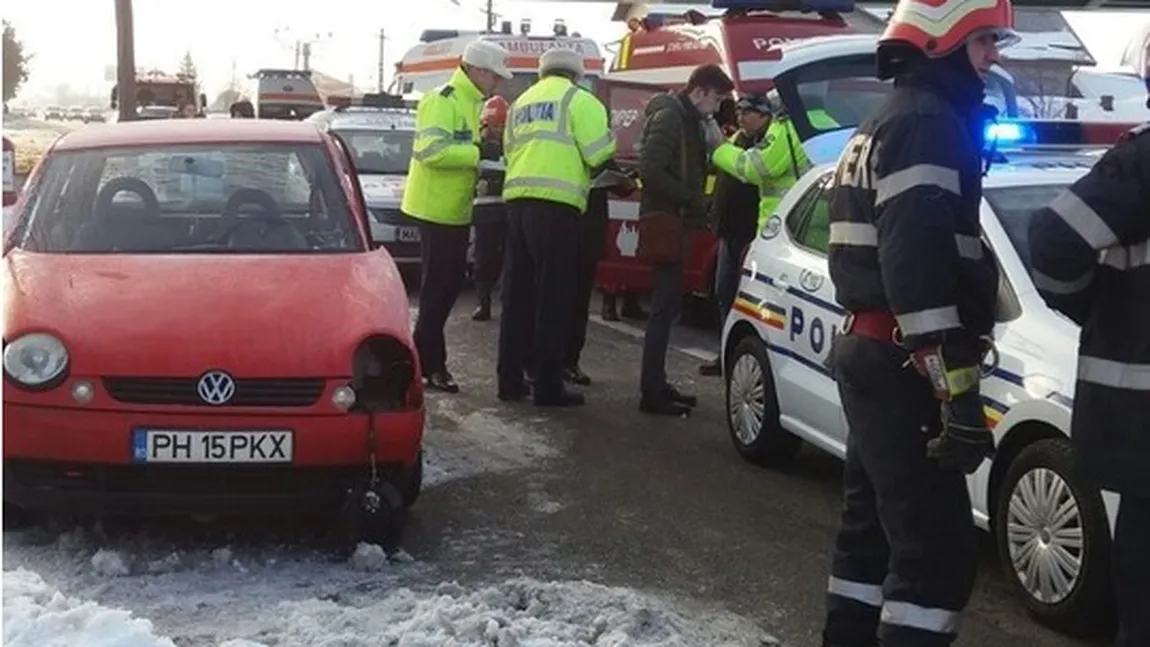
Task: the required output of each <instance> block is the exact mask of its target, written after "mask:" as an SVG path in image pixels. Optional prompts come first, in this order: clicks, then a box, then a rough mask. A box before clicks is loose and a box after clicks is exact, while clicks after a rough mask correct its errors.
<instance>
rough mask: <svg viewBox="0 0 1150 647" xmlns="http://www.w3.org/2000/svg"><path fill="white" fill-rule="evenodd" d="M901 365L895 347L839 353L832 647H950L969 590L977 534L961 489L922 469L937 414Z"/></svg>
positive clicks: (827, 640)
mask: <svg viewBox="0 0 1150 647" xmlns="http://www.w3.org/2000/svg"><path fill="white" fill-rule="evenodd" d="M906 359H907V353H906V351H905V350H903V349H901V348H899V347H898V346H895V345H893V344H887V343H883V342H879V341H876V340H872V339H869V338H865V337H860V336H857V335H844V336H840V337H838V338H837V339H836V341H835V349H834V368H835V379H836V380H837V381H838V389H839V395H840V397H841V399H842V404H843V410H844V413H845V414H846V417H847V420H848V421H849V424H850V433H849V436H848V439H847V454H846V465H845V468H844V472H843V480H844V501H843V512H842V521H841V526H840V529H839V534H838V537H837V539H836V541H835V551H834V562H833V565H832V569H831V578H830V581H829V583H828V587H827V590H828V600H827V622H826V629H825V632H824V635H823V639H824V643H823V644H824V646H825V647H864V646H865V647H877V646H878V645H880V644H881V645H882V646H883V647H904V646H908V645H910V646H915V647H919V646H921V647H934V646H935V645H950V644H951V643H953V642H954V640H955V638H956V635H957V626H956V623H957V618H958V612H959V611H961V610H962V609H963V608H964V607H965V606H966V603H967V601H968V600H969V599H970V595H971V592H972V590H973V589H974V578H975V572H976V570H977V546H976V539H977V535H976V532H977V531H976V530H975V527H974V521H973V519H972V517H971V511H970V497H969V494H968V493H967V489H966V479H965V477H964V476H963V475H962V474H961V473H960V472H956V471H946V470H943V469H941V468H939V467H938V465H937V464H936V463H935V462H934V460H932V459H930V458H928V457H927V455H926V442H927V440H928V439H929V438H930V437H931V436H932V435H933V434H936V433H938V431H939V428H940V426H941V423H940V418H939V403H938V401H937V400H936V399H935V397H934V395H933V393H932V391H931V388H930V385H929V383H928V382H927V380H926V379H925V378H923V377H922V376H920V375H919V374H918V373H917V372H916V371H915V370H914V368H913V367H904V364H905V363H906ZM928 430H929V432H928Z"/></svg>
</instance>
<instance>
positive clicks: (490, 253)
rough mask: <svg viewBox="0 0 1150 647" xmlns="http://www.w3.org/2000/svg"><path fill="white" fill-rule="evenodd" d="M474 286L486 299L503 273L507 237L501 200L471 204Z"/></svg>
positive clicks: (504, 209) (505, 217)
mask: <svg viewBox="0 0 1150 647" xmlns="http://www.w3.org/2000/svg"><path fill="white" fill-rule="evenodd" d="M472 222H473V223H474V225H475V289H476V291H477V292H478V293H479V297H480V299H490V298H491V293H492V291H494V289H495V284H496V283H497V282H498V281H499V276H500V275H501V274H502V273H503V257H504V255H505V253H506V250H505V247H506V245H505V241H506V238H507V214H506V207H505V205H504V204H502V203H493V204H483V205H479V204H477V205H475V207H474V210H473V211H472Z"/></svg>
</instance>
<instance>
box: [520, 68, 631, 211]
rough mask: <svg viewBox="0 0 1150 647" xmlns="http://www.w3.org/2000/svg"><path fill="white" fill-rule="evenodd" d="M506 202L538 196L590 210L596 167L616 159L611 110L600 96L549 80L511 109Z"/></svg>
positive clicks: (558, 79)
mask: <svg viewBox="0 0 1150 647" xmlns="http://www.w3.org/2000/svg"><path fill="white" fill-rule="evenodd" d="M503 148H504V151H505V154H506V157H507V176H506V180H505V181H504V184H503V198H504V199H506V200H515V199H521V198H532V199H536V200H550V201H552V202H559V203H562V204H566V205H570V206H573V207H575V208H576V209H578V210H579V211H581V212H582V211H585V210H586V208H587V194H588V191H589V190H590V187H591V174H590V169H592V168H594V167H597V166H600V165H602V164H604V163H605V162H607V161H608V160H610V159H611V158H612V157H614V155H615V138H614V137H613V136H612V134H611V128H610V122H609V119H608V118H607V109H606V108H604V107H603V104H602V103H600V102H599V100H598V99H596V98H595V96H594V95H592V94H591V93H589V92H587V91H586V90H584V89H583V88H580V87H579V86H577V85H575V84H573V83H572V82H571V81H569V80H568V79H565V78H563V77H560V76H548V77H544V78H543V79H541V80H539V81H538V82H536V83H535V85H532V86H531V87H530V88H528V89H527V91H525V92H524V93H523V94H522V95H520V96H519V98H518V99H516V100H515V103H514V104H512V106H511V114H510V121H509V123H508V124H507V129H506V131H505V132H504V139H503Z"/></svg>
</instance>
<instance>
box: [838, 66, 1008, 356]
mask: <svg viewBox="0 0 1150 647" xmlns="http://www.w3.org/2000/svg"><path fill="white" fill-rule="evenodd" d="M963 58H965V54H963ZM946 60H947V59H943V60H937V61H930V62H925V61H924V62H922V63H920V64H919V65H918V67H916V68H915V69H913V70H909V71H907V72H905V73H903V74H901V75H899V76H897V77H896V78H895V89H894V92H892V94H891V96H890V97H889V98H888V99H887V101H886V103H885V104H884V105H883V106H882V107H881V108H879V109H878V110H877V111H876V112H875V113H874V114H873V115H872V116H871V117H869V118H868V119H867V120H866V121H864V122H863V123H862V124H861V125H860V126H859V128H858V131H857V133H856V134H855V136H854V137H853V138H852V139H851V141H850V142H849V143H848V144H847V150H846V151H845V152H844V154H843V156H842V158H841V159H840V161H839V165H838V168H837V169H836V170H835V177H834V183H833V185H832V189H831V191H832V194H831V204H830V221H831V224H830V241H829V242H830V246H829V254H828V257H829V258H828V260H829V265H830V274H831V280H832V281H833V282H834V285H835V289H836V298H837V299H838V301H839V303H840V304H842V306H843V307H844V308H846V309H847V310H848V311H851V312H857V311H860V310H884V311H887V312H891V313H893V314H894V315H895V319H896V320H897V321H898V325H899V329H900V331H901V333H902V336H903V340H904V344H905V346H906V347H907V348H908V349H909V350H915V349H917V348H921V347H925V346H933V345H942V348H943V353H944V356H945V357H946V358H947V363H948V364H950V365H952V366H955V367H958V366H972V365H974V364H975V363H977V362H978V361H979V359H980V357H981V348H980V344H979V342H978V338H979V337H981V336H982V335H987V334H989V333H990V332H991V330H992V329H993V327H994V311H995V303H996V297H997V292H998V269H997V266H996V265H995V262H994V259H993V258H992V256H991V252H990V250H989V249H988V248H987V247H986V246H985V245H984V244H983V243H982V241H981V239H980V237H979V233H980V231H981V230H980V227H979V218H978V214H979V203H980V201H981V193H982V172H981V171H982V162H981V159H982V158H981V153H980V151H981V148H982V138H981V136H979V135H978V134H979V133H981V132H982V130H983V127H984V122H983V121H982V119H981V118H980V117H981V114H982V113H981V101H982V83H981V81H980V80H979V79H978V77H977V76H976V75H975V74H974V72H973V69H969V70H968V74H964V73H963V71H962V70H960V69H958V68H957V67H956V66H955V65H951V64H947V63H946ZM963 64H965V65H967V66H968V67H969V63H968V62H965V61H964V62H963Z"/></svg>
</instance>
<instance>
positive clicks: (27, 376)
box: [4, 333, 68, 388]
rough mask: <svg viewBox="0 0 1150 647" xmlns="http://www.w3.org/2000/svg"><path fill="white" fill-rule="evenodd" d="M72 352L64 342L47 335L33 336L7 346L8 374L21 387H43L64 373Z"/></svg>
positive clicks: (6, 368) (5, 356)
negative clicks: (69, 353) (69, 352)
mask: <svg viewBox="0 0 1150 647" xmlns="http://www.w3.org/2000/svg"><path fill="white" fill-rule="evenodd" d="M67 368H68V350H67V349H65V348H64V342H62V341H60V340H59V339H56V338H55V337H53V336H52V335H48V334H45V333H32V334H30V335H24V336H23V337H18V338H16V339H14V340H12V341H11V342H10V343H9V344H8V345H7V346H5V347H4V374H5V375H7V376H8V378H9V379H11V380H14V381H15V382H16V383H18V384H22V385H24V386H27V387H30V388H36V387H42V386H46V385H48V384H50V383H51V382H52V381H53V380H55V379H57V378H59V377H60V376H61V375H63V374H64V371H65V370H66V369H67Z"/></svg>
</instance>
